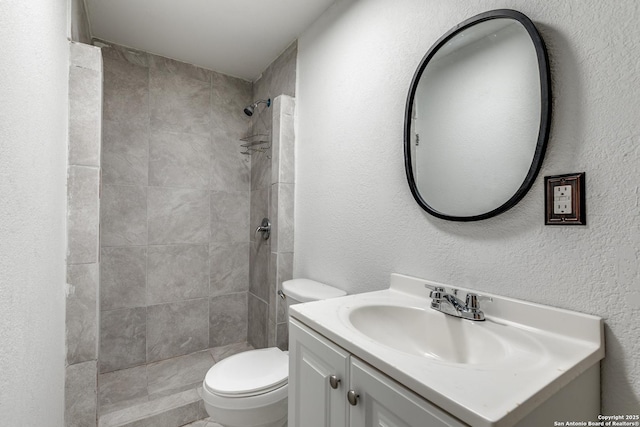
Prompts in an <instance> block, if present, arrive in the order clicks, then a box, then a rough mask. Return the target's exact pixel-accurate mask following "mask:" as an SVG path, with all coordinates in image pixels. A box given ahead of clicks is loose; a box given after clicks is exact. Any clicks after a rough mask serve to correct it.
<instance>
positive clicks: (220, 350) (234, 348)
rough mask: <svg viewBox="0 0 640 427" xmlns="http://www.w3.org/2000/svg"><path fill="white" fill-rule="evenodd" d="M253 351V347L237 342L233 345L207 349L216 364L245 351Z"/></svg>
mask: <svg viewBox="0 0 640 427" xmlns="http://www.w3.org/2000/svg"><path fill="white" fill-rule="evenodd" d="M249 350H253V347H252V346H250V345H249V344H247V343H246V342H238V343H234V344H228V345H223V346H219V347H214V348H211V349H209V352H210V353H211V356H212V357H213V360H215V361H216V363H217V362H219V361H221V360H222V359H226V358H227V357H229V356H233V355H234V354H238V353H243V352H245V351H249Z"/></svg>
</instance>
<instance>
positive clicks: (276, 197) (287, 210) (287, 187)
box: [270, 184, 295, 252]
mask: <svg viewBox="0 0 640 427" xmlns="http://www.w3.org/2000/svg"><path fill="white" fill-rule="evenodd" d="M271 187H272V190H271V213H270V215H271V218H272V228H273V236H272V239H271V250H273V251H274V252H293V237H294V236H293V226H294V216H293V207H294V197H295V185H294V184H273V185H272V186H271Z"/></svg>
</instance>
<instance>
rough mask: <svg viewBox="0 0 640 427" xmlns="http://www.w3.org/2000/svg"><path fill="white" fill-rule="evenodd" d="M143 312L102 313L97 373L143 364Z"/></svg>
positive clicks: (144, 342) (143, 310)
mask: <svg viewBox="0 0 640 427" xmlns="http://www.w3.org/2000/svg"><path fill="white" fill-rule="evenodd" d="M146 342H147V308H146V307H138V308H125V309H121V310H111V311H103V312H102V313H101V319H100V372H101V373H105V372H111V371H115V370H118V369H125V368H130V367H133V366H137V365H141V364H143V363H145V361H146V354H145V349H146Z"/></svg>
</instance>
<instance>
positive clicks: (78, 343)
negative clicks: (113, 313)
mask: <svg viewBox="0 0 640 427" xmlns="http://www.w3.org/2000/svg"><path fill="white" fill-rule="evenodd" d="M98 280H99V278H98V264H77V265H68V266H67V284H68V291H67V309H66V322H65V325H66V329H67V332H66V334H67V341H66V342H67V364H69V365H73V364H75V363H80V362H85V361H88V360H96V359H97V358H98V301H97V295H98Z"/></svg>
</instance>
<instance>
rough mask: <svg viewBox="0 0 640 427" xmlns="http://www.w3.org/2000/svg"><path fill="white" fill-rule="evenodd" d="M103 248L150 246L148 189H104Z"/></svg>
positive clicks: (102, 204) (101, 213) (133, 187)
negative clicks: (148, 233) (148, 241)
mask: <svg viewBox="0 0 640 427" xmlns="http://www.w3.org/2000/svg"><path fill="white" fill-rule="evenodd" d="M100 227H101V228H100V230H101V233H102V234H101V244H102V246H103V247H104V246H127V245H146V244H147V188H146V187H142V186H124V185H103V186H102V198H101V204H100Z"/></svg>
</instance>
